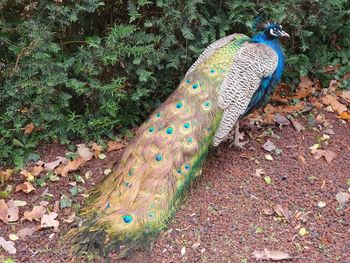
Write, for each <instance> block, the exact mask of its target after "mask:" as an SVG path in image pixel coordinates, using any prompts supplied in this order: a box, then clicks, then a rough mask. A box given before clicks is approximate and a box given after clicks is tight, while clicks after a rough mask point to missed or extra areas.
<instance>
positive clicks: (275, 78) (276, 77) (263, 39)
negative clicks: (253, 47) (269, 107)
mask: <svg viewBox="0 0 350 263" xmlns="http://www.w3.org/2000/svg"><path fill="white" fill-rule="evenodd" d="M251 42H252V43H260V44H264V45H267V46H269V47H270V48H272V49H273V50H274V51H275V52H276V54H277V56H278V64H277V69H276V71H275V72H274V73H273V75H272V79H271V81H272V83H271V85H272V86H274V85H276V84H277V83H278V82H279V81H280V79H281V77H282V73H283V69H284V54H283V51H282V48H281V45H280V43H279V41H278V39H270V38H268V37H267V36H266V34H264V32H261V33H259V34H256V35H255V36H253V38H252V40H251Z"/></svg>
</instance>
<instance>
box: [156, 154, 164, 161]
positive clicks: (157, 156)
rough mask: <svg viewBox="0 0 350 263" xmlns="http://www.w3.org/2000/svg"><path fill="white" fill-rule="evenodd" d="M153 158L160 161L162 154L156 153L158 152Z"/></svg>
mask: <svg viewBox="0 0 350 263" xmlns="http://www.w3.org/2000/svg"><path fill="white" fill-rule="evenodd" d="M155 159H156V161H157V162H160V161H161V160H163V156H162V154H160V153H158V154H157V155H156V156H155Z"/></svg>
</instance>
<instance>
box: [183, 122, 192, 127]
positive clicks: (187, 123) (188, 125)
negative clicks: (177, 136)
mask: <svg viewBox="0 0 350 263" xmlns="http://www.w3.org/2000/svg"><path fill="white" fill-rule="evenodd" d="M183 126H184V128H185V129H189V128H191V124H190V123H189V122H186V123H184V125H183Z"/></svg>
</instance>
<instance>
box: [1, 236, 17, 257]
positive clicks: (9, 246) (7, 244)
mask: <svg viewBox="0 0 350 263" xmlns="http://www.w3.org/2000/svg"><path fill="white" fill-rule="evenodd" d="M14 244H15V242H13V241H6V240H5V239H4V238H3V237H0V246H1V247H2V248H3V249H4V250H5V251H6V252H7V253H9V254H16V252H17V250H16V248H15V246H14Z"/></svg>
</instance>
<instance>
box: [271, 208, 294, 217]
mask: <svg viewBox="0 0 350 263" xmlns="http://www.w3.org/2000/svg"><path fill="white" fill-rule="evenodd" d="M273 209H274V210H275V212H276V214H277V215H279V216H281V217H284V218H285V219H287V220H288V219H289V218H290V216H291V215H292V212H291V211H289V210H288V209H287V208H284V207H282V206H281V205H276V206H275V207H274V208H273Z"/></svg>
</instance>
